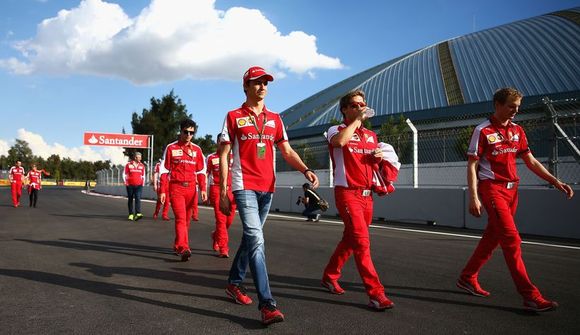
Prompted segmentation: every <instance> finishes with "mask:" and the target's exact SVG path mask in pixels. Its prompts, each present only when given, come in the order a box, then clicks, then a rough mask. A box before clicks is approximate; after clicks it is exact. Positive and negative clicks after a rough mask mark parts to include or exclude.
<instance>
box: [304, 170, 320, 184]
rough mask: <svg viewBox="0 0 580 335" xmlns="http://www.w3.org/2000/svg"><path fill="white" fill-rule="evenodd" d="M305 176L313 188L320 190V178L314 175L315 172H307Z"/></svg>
mask: <svg viewBox="0 0 580 335" xmlns="http://www.w3.org/2000/svg"><path fill="white" fill-rule="evenodd" d="M304 176H305V177H306V179H308V181H309V182H310V183H311V184H312V187H314V188H318V185H319V181H318V176H316V173H314V171H311V170H308V171H306V173H305V174H304Z"/></svg>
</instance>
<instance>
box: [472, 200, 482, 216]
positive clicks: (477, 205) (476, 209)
mask: <svg viewBox="0 0 580 335" xmlns="http://www.w3.org/2000/svg"><path fill="white" fill-rule="evenodd" d="M469 213H470V214H471V215H473V216H475V217H480V216H481V201H479V199H478V198H474V199H470V200H469Z"/></svg>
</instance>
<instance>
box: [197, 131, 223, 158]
mask: <svg viewBox="0 0 580 335" xmlns="http://www.w3.org/2000/svg"><path fill="white" fill-rule="evenodd" d="M192 142H193V143H195V144H197V145H199V147H200V148H201V151H202V152H203V154H204V155H205V156H206V157H207V155H209V154H211V153H212V152H215V151H216V150H217V143H216V142H215V141H214V140H213V136H211V135H210V134H206V135H205V136H204V137H196V138H194V139H193V140H192Z"/></svg>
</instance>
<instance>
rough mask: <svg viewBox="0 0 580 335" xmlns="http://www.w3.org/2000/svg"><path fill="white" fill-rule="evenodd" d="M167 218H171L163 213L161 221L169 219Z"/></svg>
mask: <svg viewBox="0 0 580 335" xmlns="http://www.w3.org/2000/svg"><path fill="white" fill-rule="evenodd" d="M169 220H171V219H170V218H169V216H167V215H163V221H169Z"/></svg>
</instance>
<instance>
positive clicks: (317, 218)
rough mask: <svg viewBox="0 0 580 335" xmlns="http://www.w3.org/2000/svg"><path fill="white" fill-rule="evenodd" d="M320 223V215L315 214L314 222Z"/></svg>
mask: <svg viewBox="0 0 580 335" xmlns="http://www.w3.org/2000/svg"><path fill="white" fill-rule="evenodd" d="M318 221H320V214H316V218H314V222H318Z"/></svg>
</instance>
